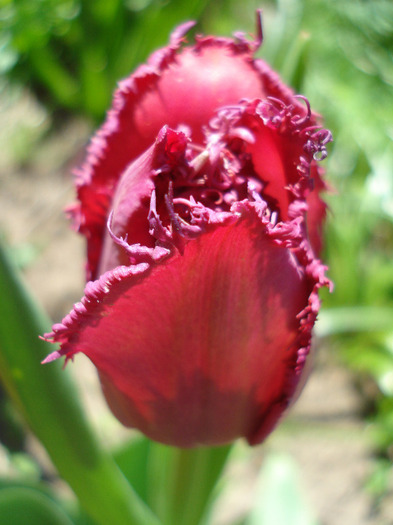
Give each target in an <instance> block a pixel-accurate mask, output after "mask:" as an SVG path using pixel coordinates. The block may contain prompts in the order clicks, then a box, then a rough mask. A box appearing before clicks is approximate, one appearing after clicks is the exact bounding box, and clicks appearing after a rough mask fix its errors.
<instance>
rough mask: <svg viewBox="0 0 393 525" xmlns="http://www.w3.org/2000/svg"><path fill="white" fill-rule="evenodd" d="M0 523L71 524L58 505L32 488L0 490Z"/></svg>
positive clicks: (9, 524)
mask: <svg viewBox="0 0 393 525" xmlns="http://www.w3.org/2000/svg"><path fill="white" fill-rule="evenodd" d="M0 523H2V524H3V525H21V524H22V523H28V524H29V525H73V521H71V519H70V518H69V517H68V516H67V514H66V513H65V512H64V511H63V509H62V508H61V507H59V505H56V503H55V502H54V501H52V500H51V499H49V498H48V497H47V496H44V494H42V492H39V491H38V490H34V489H28V488H20V487H18V488H17V487H12V488H5V489H2V490H0Z"/></svg>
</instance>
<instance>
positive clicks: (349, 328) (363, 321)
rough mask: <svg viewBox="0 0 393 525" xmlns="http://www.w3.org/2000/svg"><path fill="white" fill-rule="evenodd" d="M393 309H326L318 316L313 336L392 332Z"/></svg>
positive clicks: (377, 307) (371, 307) (368, 307)
mask: <svg viewBox="0 0 393 525" xmlns="http://www.w3.org/2000/svg"><path fill="white" fill-rule="evenodd" d="M392 331H393V308H390V307H379V306H347V307H344V306H343V307H338V308H327V309H325V310H322V311H321V312H320V313H319V315H318V321H317V324H316V325H315V334H316V335H317V336H318V337H327V336H329V335H336V334H344V333H353V332H392Z"/></svg>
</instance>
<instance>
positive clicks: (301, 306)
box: [47, 202, 324, 446]
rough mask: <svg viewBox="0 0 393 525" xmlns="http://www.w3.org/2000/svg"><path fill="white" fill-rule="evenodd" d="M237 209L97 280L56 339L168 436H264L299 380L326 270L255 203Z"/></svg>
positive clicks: (145, 423)
mask: <svg viewBox="0 0 393 525" xmlns="http://www.w3.org/2000/svg"><path fill="white" fill-rule="evenodd" d="M242 208H243V212H241V209H242ZM236 216H237V221H236V222H235V223H232V224H228V225H226V226H212V227H211V229H210V230H209V231H207V232H206V233H204V234H203V235H201V236H200V237H198V238H197V239H195V240H193V241H190V242H188V244H187V245H186V247H185V251H184V255H183V256H181V255H179V254H178V253H177V252H173V253H172V256H170V257H167V258H166V259H162V260H161V261H160V262H159V263H152V264H151V265H150V266H149V265H148V264H147V263H143V264H140V265H137V266H135V267H127V268H125V267H120V268H117V269H115V270H113V271H111V272H107V273H106V274H104V275H103V276H102V277H101V278H100V279H99V281H96V282H95V283H90V284H88V287H87V289H86V295H85V298H84V299H83V300H82V303H79V304H78V305H76V306H75V307H74V310H73V312H72V313H71V314H70V316H68V317H67V318H66V319H65V320H63V323H62V324H61V325H58V326H55V327H54V331H53V332H52V334H49V335H48V336H47V337H48V338H51V339H52V340H54V341H58V342H61V343H62V348H61V351H60V352H59V353H58V352H57V353H55V355H54V356H53V358H57V357H59V355H65V356H66V357H67V359H68V358H70V357H72V356H73V355H74V354H75V353H77V352H83V353H84V354H86V355H87V356H88V357H89V358H90V359H91V360H92V361H93V363H94V364H95V365H96V367H97V368H98V370H99V372H100V376H101V379H102V383H103V388H104V392H105V394H106V396H107V398H108V402H109V404H110V405H111V407H112V409H113V411H114V413H115V414H116V415H117V417H119V419H120V420H122V421H123V422H124V423H125V424H126V425H129V426H134V427H136V428H139V429H140V430H142V431H143V432H144V433H145V434H146V435H147V436H149V437H151V438H153V439H156V440H158V441H161V442H164V443H168V444H171V445H178V446H193V445H197V444H209V445H212V444H220V443H225V442H229V441H231V440H233V439H235V438H237V437H240V436H244V437H247V439H248V440H249V441H250V443H256V442H258V441H261V440H262V439H263V438H264V437H265V435H266V434H267V433H268V432H269V431H270V430H271V429H272V427H273V426H274V425H275V424H276V422H277V420H278V418H279V417H280V416H281V414H282V412H283V411H284V409H285V408H286V407H287V405H288V403H289V401H290V398H291V396H292V395H293V393H294V391H295V388H296V385H297V383H298V381H299V379H300V375H301V370H302V368H303V366H304V363H305V359H306V356H307V353H308V350H309V346H310V337H311V328H312V325H313V322H314V319H315V315H316V311H317V309H318V302H317V300H316V297H315V292H316V288H317V287H318V286H320V285H321V284H323V283H324V277H323V268H322V269H321V268H320V266H318V265H317V266H316V268H314V267H313V265H311V264H310V263H309V262H308V263H307V253H306V251H304V250H303V251H302V248H301V247H300V246H299V247H298V248H296V249H295V250H291V249H290V248H288V247H287V246H288V242H287V241H286V240H285V238H286V234H285V232H283V231H281V230H280V229H278V230H275V228H273V227H271V225H270V226H269V224H268V223H266V222H264V221H263V220H262V219H261V218H260V217H259V216H258V206H257V205H256V204H252V203H249V202H244V203H240V204H239V205H237V211H236ZM299 250H300V251H299ZM300 252H301V253H300ZM300 258H303V259H304V260H301V261H300V262H299V259H300ZM305 262H306V263H307V264H305ZM50 359H51V358H50V357H49V358H48V360H50Z"/></svg>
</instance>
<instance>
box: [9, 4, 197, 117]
mask: <svg viewBox="0 0 393 525" xmlns="http://www.w3.org/2000/svg"><path fill="white" fill-rule="evenodd" d="M205 3H206V1H203V0H202V1H201V0H189V1H188V2H183V1H182V0H171V1H170V2H167V1H163V0H1V1H0V28H1V32H0V74H3V75H7V76H8V78H10V79H12V80H18V81H20V82H23V83H25V84H27V85H28V86H29V87H30V88H31V89H32V90H33V91H34V92H35V94H36V95H38V97H39V98H40V99H41V100H42V101H44V102H45V103H46V104H47V105H49V107H50V108H51V109H52V110H55V109H62V110H65V111H66V112H73V113H77V114H79V115H81V114H83V115H85V116H87V117H91V118H92V119H93V120H96V121H100V120H102V118H103V117H104V114H105V112H106V110H107V109H108V106H109V104H110V100H111V95H112V91H113V90H114V88H115V86H116V82H117V81H118V80H119V79H120V78H122V77H123V76H125V75H126V74H128V73H129V72H130V71H131V70H132V69H133V68H134V67H135V66H136V65H137V64H138V63H139V62H142V61H143V60H144V59H145V58H146V56H147V54H148V53H149V52H150V51H151V50H152V49H155V48H156V47H158V46H162V45H163V44H164V43H165V42H166V41H167V37H168V34H169V33H170V31H171V30H172V28H173V27H174V26H175V25H176V24H179V23H180V22H182V21H183V20H184V19H186V18H190V17H191V18H193V17H196V18H198V17H199V16H200V15H201V12H202V11H203V8H204V5H205Z"/></svg>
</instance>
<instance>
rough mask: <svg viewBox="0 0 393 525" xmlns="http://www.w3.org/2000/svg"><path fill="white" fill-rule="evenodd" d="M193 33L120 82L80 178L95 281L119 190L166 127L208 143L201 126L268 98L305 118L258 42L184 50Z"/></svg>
mask: <svg viewBox="0 0 393 525" xmlns="http://www.w3.org/2000/svg"><path fill="white" fill-rule="evenodd" d="M191 25H192V24H191ZM189 27H190V24H184V25H183V26H181V27H180V28H179V29H178V30H177V31H175V33H174V34H173V35H172V38H171V43H170V45H169V46H168V47H166V48H164V49H161V50H159V51H157V52H155V53H154V54H153V55H152V56H151V57H150V59H149V60H148V63H147V65H143V66H141V67H139V68H138V69H137V70H136V71H135V73H134V74H133V75H131V76H130V77H129V78H127V79H126V80H124V81H122V82H120V84H119V89H118V90H117V91H116V93H115V95H114V101H113V106H112V109H111V110H110V111H109V113H108V117H107V119H106V122H105V124H104V125H103V126H102V128H101V129H100V130H99V131H98V132H97V134H96V135H95V137H94V138H93V139H92V141H91V144H90V146H89V148H88V155H87V158H86V161H85V163H84V164H83V165H82V167H81V168H80V169H79V170H78V172H77V188H78V199H79V200H80V205H78V206H75V207H74V208H73V209H72V210H71V214H72V215H73V217H74V223H75V226H76V227H77V228H78V229H79V230H80V231H81V232H82V233H83V234H84V235H86V237H87V242H88V247H87V249H88V264H87V275H88V278H92V277H97V264H98V259H99V257H100V252H101V246H102V239H103V232H104V230H105V224H106V220H107V215H108V208H109V206H110V202H111V199H112V196H113V191H114V187H115V186H116V184H117V181H118V179H119V177H120V176H121V174H122V173H123V172H124V170H125V169H126V168H127V166H128V165H129V163H130V162H131V161H133V160H134V159H135V158H136V157H138V156H139V155H140V154H141V153H142V152H143V151H145V150H146V149H147V148H148V147H149V146H150V145H151V144H152V142H153V141H154V140H155V137H156V135H157V133H158V131H159V130H160V129H161V128H162V127H163V126H164V125H168V126H170V127H172V128H175V129H178V128H179V127H180V128H182V127H183V129H184V130H185V131H187V132H188V133H191V134H192V138H193V140H194V141H197V142H198V141H201V142H202V139H203V134H202V127H203V126H206V125H207V124H208V123H209V120H210V119H211V118H212V116H213V115H214V113H215V112H216V110H217V109H218V108H220V107H221V106H226V105H230V104H237V103H238V102H239V101H240V100H241V99H249V100H251V99H254V98H259V99H261V98H265V97H267V96H273V97H276V98H278V99H280V100H282V101H283V102H284V103H285V104H287V105H289V104H292V105H293V106H294V107H295V108H297V109H296V111H297V113H298V114H299V115H303V114H304V108H303V106H302V103H301V102H300V101H299V100H298V99H296V98H295V97H294V96H293V92H292V91H291V90H290V89H289V88H288V87H287V86H285V85H284V84H283V83H282V82H281V80H280V79H279V77H278V75H277V74H276V73H275V72H274V71H272V70H271V69H270V67H269V66H268V65H267V64H265V63H264V62H263V61H261V60H254V59H253V53H254V51H255V49H256V48H257V46H258V45H259V43H260V41H259V40H257V41H256V42H254V43H253V42H250V43H248V42H247V41H246V40H245V39H244V37H242V38H240V39H239V40H233V39H230V38H215V37H209V36H208V37H198V38H197V39H196V43H195V44H194V45H193V46H190V47H185V48H183V49H180V48H181V44H182V41H183V35H184V33H185V32H186V31H187V29H188V28H189ZM313 124H315V118H314V116H312V119H311V121H310V125H313Z"/></svg>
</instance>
